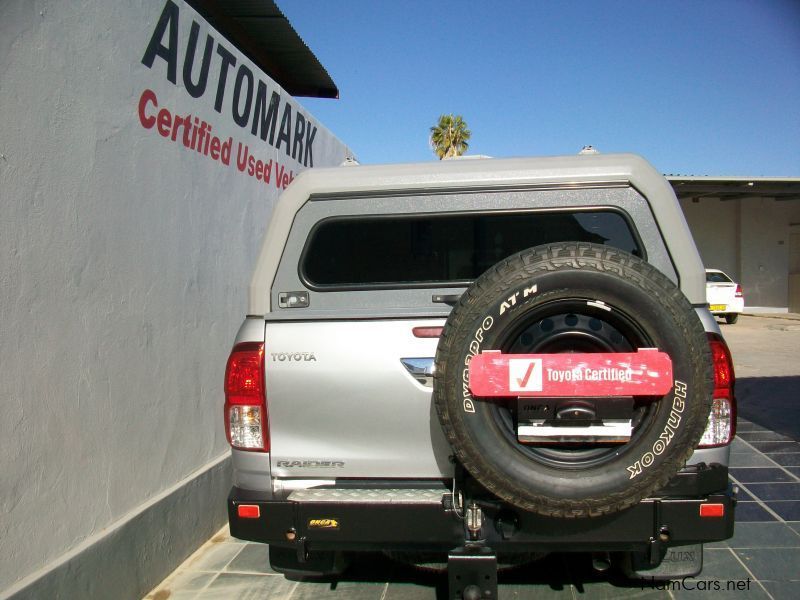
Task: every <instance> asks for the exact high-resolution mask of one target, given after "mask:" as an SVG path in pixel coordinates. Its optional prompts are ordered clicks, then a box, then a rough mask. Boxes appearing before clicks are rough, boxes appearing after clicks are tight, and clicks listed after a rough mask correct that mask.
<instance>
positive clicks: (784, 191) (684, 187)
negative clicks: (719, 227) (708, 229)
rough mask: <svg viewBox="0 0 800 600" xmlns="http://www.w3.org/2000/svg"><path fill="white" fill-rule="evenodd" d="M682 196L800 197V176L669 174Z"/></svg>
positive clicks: (723, 197) (722, 197) (676, 190)
mask: <svg viewBox="0 0 800 600" xmlns="http://www.w3.org/2000/svg"><path fill="white" fill-rule="evenodd" d="M666 177H667V180H668V181H669V182H670V183H671V184H672V187H673V189H674V190H675V194H676V195H677V196H678V198H680V199H683V198H692V199H698V200H699V199H701V198H719V199H720V200H737V199H739V198H774V199H775V200H800V177H713V176H694V175H667V176H666Z"/></svg>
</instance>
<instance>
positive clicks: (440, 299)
mask: <svg viewBox="0 0 800 600" xmlns="http://www.w3.org/2000/svg"><path fill="white" fill-rule="evenodd" d="M460 299H461V294H434V295H433V296H431V302H436V303H437V304H450V305H451V306H453V305H455V304H457V303H458V301H459V300H460Z"/></svg>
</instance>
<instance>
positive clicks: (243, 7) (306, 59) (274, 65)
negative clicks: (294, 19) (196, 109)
mask: <svg viewBox="0 0 800 600" xmlns="http://www.w3.org/2000/svg"><path fill="white" fill-rule="evenodd" d="M186 1H187V3H188V4H190V5H191V6H192V8H194V9H195V10H196V11H197V12H199V13H200V14H201V15H202V16H203V18H204V19H206V21H208V22H209V23H210V24H211V25H212V26H213V27H214V28H215V29H216V30H217V31H219V32H220V33H221V34H222V35H224V36H225V37H226V38H227V39H228V40H229V41H231V42H232V43H233V44H234V45H235V46H236V47H237V48H238V49H239V50H240V51H241V52H243V53H244V54H245V55H246V56H247V57H248V58H249V59H250V60H252V61H253V62H254V63H256V64H257V65H258V66H259V67H260V68H261V69H263V70H264V72H265V73H266V74H267V75H269V76H270V77H272V79H274V80H275V81H276V82H277V83H278V84H279V85H280V86H281V87H282V88H283V89H285V90H286V91H287V92H289V93H290V94H291V95H292V96H310V97H315V98H338V97H339V90H338V88H337V87H336V84H335V83H334V82H333V79H331V76H330V75H329V74H328V72H327V71H326V70H325V67H323V66H322V64H321V63H320V62H319V60H318V59H317V57H316V56H315V55H314V53H313V52H312V51H311V50H310V49H309V47H308V46H306V44H305V42H303V40H302V39H301V38H300V36H299V35H298V34H297V32H296V31H295V30H294V28H293V27H292V25H291V23H289V20H288V19H287V18H286V16H285V15H284V14H283V13H282V12H281V10H280V9H279V8H278V6H277V5H276V4H275V2H273V0H186Z"/></svg>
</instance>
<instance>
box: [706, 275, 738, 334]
mask: <svg viewBox="0 0 800 600" xmlns="http://www.w3.org/2000/svg"><path fill="white" fill-rule="evenodd" d="M706 302H708V309H709V310H710V311H711V314H712V315H714V316H716V317H725V322H726V323H727V324H728V325H733V324H734V323H736V321H737V320H738V319H739V313H741V312H744V295H743V294H742V286H741V285H740V284H738V283H736V282H735V281H734V280H733V279H731V278H730V277H728V276H727V275H726V274H725V273H723V272H722V271H720V270H718V269H706Z"/></svg>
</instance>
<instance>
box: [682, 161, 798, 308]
mask: <svg viewBox="0 0 800 600" xmlns="http://www.w3.org/2000/svg"><path fill="white" fill-rule="evenodd" d="M667 179H669V181H670V183H671V184H672V187H673V188H674V189H675V193H676V194H677V196H678V199H679V200H680V203H681V207H682V208H683V212H684V214H685V215H686V220H687V221H688V223H689V227H690V228H691V230H692V233H693V234H694V239H695V242H696V243H697V248H698V250H699V251H700V256H701V257H702V258H703V262H704V263H705V266H706V267H707V268H710V269H720V270H722V271H725V272H726V273H727V274H728V275H730V276H731V277H732V278H733V279H734V280H735V281H737V282H739V283H741V284H742V287H743V289H744V300H745V311H746V312H787V311H789V312H800V177H695V176H667Z"/></svg>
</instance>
